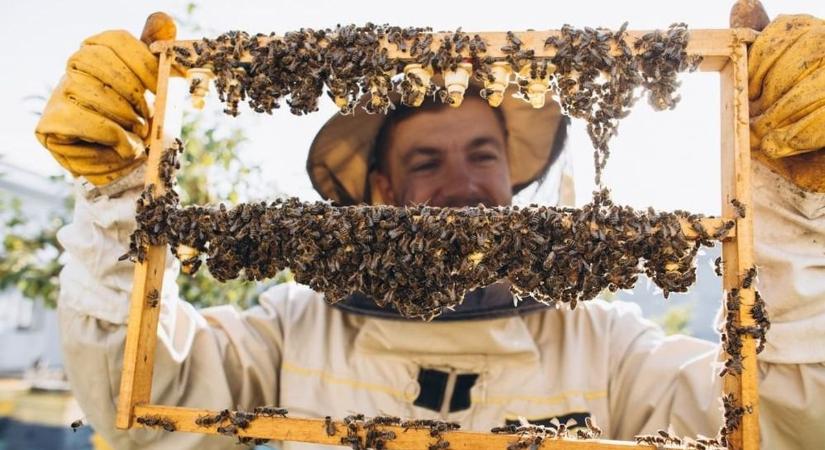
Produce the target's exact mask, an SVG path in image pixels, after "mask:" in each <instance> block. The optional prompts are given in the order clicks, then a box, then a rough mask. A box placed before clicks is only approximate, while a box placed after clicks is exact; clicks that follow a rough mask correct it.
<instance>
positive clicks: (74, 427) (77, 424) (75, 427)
mask: <svg viewBox="0 0 825 450" xmlns="http://www.w3.org/2000/svg"><path fill="white" fill-rule="evenodd" d="M83 425H84V423H83V419H77V420H75V421H74V422H72V423H71V424H70V425H69V426H70V427H71V429H72V432H73V433H77V430H78V429H79V428H80V427H82V426H83Z"/></svg>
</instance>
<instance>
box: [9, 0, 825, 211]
mask: <svg viewBox="0 0 825 450" xmlns="http://www.w3.org/2000/svg"><path fill="white" fill-rule="evenodd" d="M480 3H481V2H455V1H453V2H451V1H444V0H442V1H429V2H428V1H419V2H415V1H406V2H389V1H383V2H351V1H346V2H344V1H329V0H317V1H302V2H294V1H292V2H282V1H233V2H200V3H199V8H198V10H197V12H196V15H195V17H196V20H197V22H198V23H200V24H201V25H203V26H204V30H203V31H199V32H191V31H187V30H186V29H182V30H181V31H180V32H179V38H191V37H201V36H211V35H214V34H216V33H219V32H222V31H226V30H230V29H243V30H247V31H250V32H259V31H261V32H266V33H268V32H270V31H275V32H278V33H281V32H284V31H288V30H292V29H296V28H300V27H316V28H317V27H325V26H334V25H335V24H336V23H364V22H367V21H372V22H376V23H391V24H397V25H418V26H432V27H433V28H435V29H455V28H457V27H458V26H462V27H463V29H464V30H465V31H482V30H507V29H511V30H524V29H528V28H533V29H550V28H560V27H561V25H563V24H565V23H570V24H573V25H578V26H584V25H590V26H598V25H602V26H607V27H611V28H616V27H618V26H619V25H621V23H622V22H623V21H625V20H627V21H629V22H630V28H631V29H651V28H665V27H667V26H668V25H669V24H670V23H672V22H676V21H682V22H686V23H687V24H688V25H689V26H690V27H691V28H724V27H726V26H727V20H728V11H729V8H730V5H731V4H732V3H733V2H732V1H719V0H713V1H712V0H695V1H688V2H686V1H679V2H669V1H662V0H659V1H609V2H608V1H604V2H595V1H584V0H578V1H575V2H570V1H565V2H555V3H557V4H558V5H557V6H556V5H554V2H548V1H544V2H527V1H523V2H496V3H494V2H484V4H485V5H490V6H486V7H478V6H468V5H479V4H480ZM764 3H765V6H766V8H767V9H768V13H769V14H771V15H772V16H774V15H776V14H778V13H780V12H782V13H799V12H806V13H810V14H813V15H816V16H819V17H825V2H821V1H776V0H773V1H772V0H765V1H764ZM185 6H186V2H181V1H167V2H161V1H141V2H137V1H135V2H124V1H113V0H107V1H102V0H93V1H75V2H62V1H61V2H58V1H52V2H44V1H31V0H29V1H25V2H19V1H15V2H12V1H10V0H4V1H3V7H2V14H0V37H2V40H3V42H5V43H6V48H5V49H4V51H5V53H6V55H5V62H4V64H3V67H4V70H3V75H2V83H0V100H1V101H2V104H3V106H4V107H3V108H2V110H0V135H1V136H3V139H2V143H0V155H2V156H3V160H4V161H6V162H8V163H11V164H14V165H16V166H19V167H23V168H26V169H29V170H31V171H34V172H37V173H40V174H44V175H49V174H56V173H60V171H61V169H60V167H59V166H58V165H57V164H56V163H55V162H53V161H52V160H51V158H50V157H49V156H48V153H47V152H46V151H44V150H43V149H42V148H41V147H40V146H39V144H38V143H37V141H36V140H35V138H34V133H33V130H34V127H35V124H36V122H37V116H36V115H35V114H33V111H39V110H40V109H42V107H43V103H42V101H41V100H38V99H36V98H29V96H37V95H45V94H47V93H48V90H49V89H50V88H51V87H52V86H54V85H55V84H56V83H57V81H58V80H59V78H60V76H61V74H62V72H63V67H64V64H65V61H66V59H67V57H68V56H69V55H70V54H71V53H72V52H73V51H74V50H76V49H77V47H78V45H79V43H80V42H81V41H82V40H83V38H84V37H86V36H89V35H91V34H94V33H96V32H99V31H102V30H105V29H112V28H122V29H126V30H129V31H131V32H133V33H134V34H139V33H140V29H141V27H142V25H143V22H144V20H145V18H146V16H147V15H148V14H150V13H151V12H153V11H156V10H163V11H167V12H169V13H171V14H173V15H176V16H182V15H183V12H184V11H185ZM181 28H184V27H181ZM718 85H719V82H718V77H717V76H716V75H715V74H691V75H687V76H685V77H684V81H683V86H682V89H681V93H682V98H683V101H682V103H681V104H680V105H679V106H678V107H677V108H676V110H674V111H670V112H661V113H654V112H652V111H651V110H650V109H649V108H648V107H647V105H646V104H645V102H644V101H640V102H639V104H638V105H637V108H636V110H635V111H634V112H633V113H632V114H631V115H630V117H628V118H627V119H626V121H625V122H624V123H622V125H621V126H620V130H619V133H620V134H619V136H618V137H617V138H616V139H615V140H614V141H613V143H612V156H611V160H610V161H609V163H608V169H607V183H608V185H610V186H611V187H612V188H613V191H614V197H615V199H616V200H617V201H619V202H621V203H627V204H630V205H634V206H648V205H653V206H656V207H658V208H666V209H675V208H683V209H689V210H692V211H697V212H705V213H718V210H719V203H720V201H719V171H718V165H719V144H718V142H719V124H718V121H719V120H718V105H719V89H718ZM217 103H218V102H217V100H215V101H213V102H211V107H217V106H218V105H217ZM333 113H334V108H333V107H332V104H331V102H324V106H323V107H322V109H321V111H320V112H319V113H315V114H311V115H309V116H305V117H295V116H292V115H290V114H288V113H287V112H286V111H281V112H280V113H276V114H275V115H274V116H257V115H254V114H252V113H250V112H248V111H247V112H246V113H245V114H242V117H241V118H240V119H231V118H229V117H228V116H226V117H225V118H222V119H221V120H222V123H224V124H226V125H227V126H230V125H237V126H242V127H243V128H244V130H245V131H246V133H247V135H248V136H249V137H250V142H249V143H248V145H246V146H245V148H244V149H243V150H242V151H243V158H244V159H245V160H246V161H249V162H250V163H254V162H261V163H264V164H267V165H268V166H267V167H268V169H267V171H266V172H267V174H268V175H270V174H271V177H272V179H273V180H274V181H275V183H276V185H277V188H278V189H280V190H282V191H284V192H286V193H287V194H290V195H297V196H300V197H302V198H305V199H312V198H316V197H315V195H314V193H313V192H312V189H311V186H310V184H309V180H308V179H307V177H306V175H305V172H304V158H305V156H306V149H307V148H308V146H309V143H310V142H311V141H312V138H313V136H314V133H315V131H316V130H317V129H318V128H319V127H320V126H321V124H323V122H324V121H325V120H326V119H327V118H328V117H329V116H330V115H331V114H333ZM568 144H569V149H570V150H571V161H572V165H573V169H574V173H575V176H576V190H577V198H578V200H579V202H582V201H585V200H587V198H588V197H589V193H590V191H591V190H592V188H593V181H592V180H593V176H592V171H593V168H592V149H591V147H590V143H589V139H588V138H587V136H586V134H585V133H584V128H583V127H582V126H581V124H579V123H576V122H575V121H574V127H573V130H572V134H571V137H570V139H569V141H568Z"/></svg>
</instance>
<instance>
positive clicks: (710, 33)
mask: <svg viewBox="0 0 825 450" xmlns="http://www.w3.org/2000/svg"><path fill="white" fill-rule="evenodd" d="M648 32H649V31H628V38H627V40H628V42H629V43H631V44H632V43H633V42H635V41H636V40H638V38H639V37H641V36H642V35H644V34H646V33H648ZM434 34H435V38H434V39H433V44H432V49H433V50H436V49H438V46H439V42H440V40H441V39H440V37H441V36H443V33H434ZM468 34H470V35H474V34H479V35H480V36H481V37H482V38H483V39H484V40H485V42H486V43H487V52H486V54H485V55H487V56H492V57H502V56H505V55H504V53H502V52H501V50H500V49H501V47H502V46H504V45H506V44H507V33H506V32H479V33H474V32H470V33H468ZM559 34H560V32H559V31H558V30H546V31H520V32H516V35H517V36H518V37H519V39H521V41H522V43H523V46H522V48H524V49H532V50H534V51H535V55H536V56H539V57H549V56H553V55H555V53H556V52H555V49H554V48H545V47H544V42H545V41H546V40H547V38H548V37H550V36H559ZM757 34H758V33H757V32H755V31H753V30H751V29H747V28H737V29H697V30H690V41H689V42H688V46H687V52H688V54H690V55H696V56H701V57H702V58H703V61H702V64H701V65H700V67H699V68H700V70H704V71H711V72H717V71H719V70H720V69H721V68H722V67H723V66H724V64H725V63H726V62H727V60H728V59H729V57H730V54H731V48H732V47H731V43H732V42H734V40H736V41H738V42H745V43H747V42H752V41H753V40H754V39H755V38H756V36H757ZM268 39H269V38H268V37H263V38H260V39H259V41H260V42H262V43H264V42H266V41H267V40H268ZM193 42H194V41H192V40H179V41H158V42H155V43H154V44H152V46H151V47H150V48H151V50H152V51H153V52H155V53H162V52H165V51H166V50H168V49H171V48H172V47H174V46H181V47H187V48H189V49H190V50H191V49H192V43H193ZM382 43H383V45H384V47H386V48H387V50H388V54H389V57H391V58H399V59H402V60H404V59H408V58H409V56H408V54H407V53H404V52H401V51H399V50H398V49H397V48H396V46H395V45H392V44H387V43H386V41H383V42H382ZM465 53H467V52H466V51H465Z"/></svg>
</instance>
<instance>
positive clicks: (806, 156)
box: [731, 1, 825, 192]
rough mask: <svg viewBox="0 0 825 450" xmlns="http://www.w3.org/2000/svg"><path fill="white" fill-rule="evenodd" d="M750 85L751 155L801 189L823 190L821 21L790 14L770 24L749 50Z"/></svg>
mask: <svg viewBox="0 0 825 450" xmlns="http://www.w3.org/2000/svg"><path fill="white" fill-rule="evenodd" d="M740 3H742V2H741V1H740ZM751 3H754V2H751ZM755 3H757V4H758V2H755ZM760 7H761V5H760ZM763 14H764V13H763ZM731 21H732V23H731V25H732V26H733V25H742V24H741V23H735V22H734V18H733V15H732V17H731ZM748 84H749V86H748V94H749V98H750V100H751V105H750V112H751V148H752V150H753V152H754V157H756V158H757V159H759V160H761V161H763V162H765V163H766V164H768V165H769V166H771V167H772V168H773V169H774V170H776V171H777V172H779V173H780V174H782V175H783V176H784V177H785V178H787V179H789V180H791V181H792V182H794V183H795V184H796V185H797V186H799V187H800V188H802V189H805V190H807V191H811V192H825V150H823V148H825V21H824V20H821V19H817V18H815V17H812V16H809V15H794V16H779V17H777V18H776V19H775V20H774V21H773V22H771V23H770V24H768V26H767V27H765V29H764V30H762V32H761V34H760V35H759V37H758V38H757V39H756V41H755V42H754V43H753V45H751V48H750V50H749V52H748Z"/></svg>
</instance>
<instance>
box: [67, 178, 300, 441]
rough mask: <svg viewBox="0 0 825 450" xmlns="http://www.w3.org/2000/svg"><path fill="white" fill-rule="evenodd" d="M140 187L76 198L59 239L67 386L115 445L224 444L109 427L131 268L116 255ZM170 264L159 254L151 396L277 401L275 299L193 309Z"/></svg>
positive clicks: (207, 401)
mask: <svg viewBox="0 0 825 450" xmlns="http://www.w3.org/2000/svg"><path fill="white" fill-rule="evenodd" d="M139 191H140V188H139V187H136V188H131V189H128V190H126V191H125V192H123V193H122V194H121V195H119V196H117V197H115V198H110V197H98V198H97V199H94V200H87V199H86V198H84V196H83V195H82V194H81V195H77V203H76V207H75V213H74V219H73V221H72V223H70V224H69V225H67V226H66V227H64V228H63V229H61V230H60V232H59V235H58V237H59V239H60V242H61V244H62V245H63V246H64V247H65V249H66V256H67V260H66V265H65V267H64V269H63V271H62V272H61V276H60V299H59V302H58V312H59V317H60V333H61V340H62V342H63V351H64V358H65V364H66V370H67V373H68V376H69V380H70V381H71V384H72V388H73V392H74V394H75V396H76V397H77V400H78V402H79V403H80V406H81V408H82V409H83V411H84V413H85V414H86V416H87V419H88V422H89V423H91V424H92V426H93V427H94V428H95V429H96V430H97V431H98V432H100V433H101V434H102V435H103V436H104V437H105V438H106V440H107V441H108V442H109V443H110V444H112V445H113V446H114V448H117V449H129V448H157V449H160V448H163V449H168V448H175V449H186V448H198V449H205V448H225V447H226V445H227V444H228V442H229V441H228V438H225V437H214V436H213V437H209V436H206V435H197V434H190V433H166V432H163V431H153V430H130V431H128V432H124V431H119V430H116V429H115V427H114V420H115V410H116V405H117V396H118V391H119V388H120V374H121V373H120V372H121V368H122V364H123V348H124V342H125V337H126V321H127V316H128V310H129V297H130V292H131V287H132V276H133V272H134V265H133V264H132V263H130V262H128V261H121V262H118V257H119V256H120V255H122V254H124V253H125V252H126V251H127V249H128V239H129V236H130V234H131V232H132V230H134V228H135V221H134V215H135V200H136V197H137V195H138V193H139ZM173 260H174V258H172V257H171V256H170V257H169V258H167V261H170V262H169V263H168V264H167V273H166V276H165V278H164V286H163V289H162V292H163V293H162V299H161V302H160V308H161V315H160V322H159V327H158V349H157V354H156V356H155V368H154V378H153V384H152V402H153V403H157V404H163V405H177V406H190V407H198V408H210V409H215V410H220V409H223V408H232V409H235V408H242V409H243V408H252V407H254V406H258V405H274V404H277V403H278V380H277V374H278V369H279V366H280V355H281V345H282V336H281V329H280V321H279V314H278V313H277V312H276V311H275V309H274V307H273V306H272V305H275V304H277V303H276V302H275V301H276V300H283V299H262V300H261V302H260V303H261V306H256V307H254V308H252V309H249V310H247V311H244V312H240V311H238V310H237V309H235V308H233V307H229V306H224V307H217V308H212V309H208V310H204V311H203V314H200V313H199V312H198V311H196V310H195V309H194V308H193V307H192V305H190V304H189V303H186V302H184V301H181V300H179V299H178V297H177V292H178V291H177V286H176V285H175V273H176V271H175V270H174V267H172V262H171V261H173ZM280 292H286V291H285V290H281V291H280ZM275 295H277V294H275ZM284 295H286V294H284Z"/></svg>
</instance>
